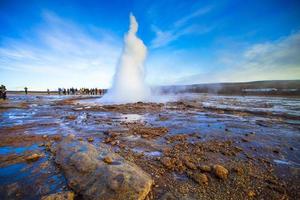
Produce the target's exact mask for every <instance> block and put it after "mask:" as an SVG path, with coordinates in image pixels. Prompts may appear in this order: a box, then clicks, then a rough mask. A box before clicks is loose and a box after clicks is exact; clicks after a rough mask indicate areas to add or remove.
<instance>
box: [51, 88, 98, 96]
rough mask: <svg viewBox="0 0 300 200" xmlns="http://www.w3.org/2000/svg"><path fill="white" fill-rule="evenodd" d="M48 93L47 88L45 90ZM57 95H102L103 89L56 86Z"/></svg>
mask: <svg viewBox="0 0 300 200" xmlns="http://www.w3.org/2000/svg"><path fill="white" fill-rule="evenodd" d="M47 91H48V93H49V90H47ZM58 94H59V95H103V94H104V90H103V89H98V88H80V89H79V90H78V89H77V88H67V89H66V88H58Z"/></svg>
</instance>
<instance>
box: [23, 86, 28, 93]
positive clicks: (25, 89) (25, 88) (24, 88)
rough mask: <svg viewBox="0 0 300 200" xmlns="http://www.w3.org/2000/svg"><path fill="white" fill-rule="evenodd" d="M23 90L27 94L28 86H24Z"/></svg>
mask: <svg viewBox="0 0 300 200" xmlns="http://www.w3.org/2000/svg"><path fill="white" fill-rule="evenodd" d="M24 90H25V94H26V95H27V94H28V88H27V87H25V88H24Z"/></svg>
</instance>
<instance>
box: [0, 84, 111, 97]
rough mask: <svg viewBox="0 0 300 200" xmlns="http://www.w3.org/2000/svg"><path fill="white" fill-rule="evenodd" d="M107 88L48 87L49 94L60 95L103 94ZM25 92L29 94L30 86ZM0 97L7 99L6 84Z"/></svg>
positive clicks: (1, 90) (1, 89)
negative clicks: (50, 88) (56, 88)
mask: <svg viewBox="0 0 300 200" xmlns="http://www.w3.org/2000/svg"><path fill="white" fill-rule="evenodd" d="M105 91H106V90H105V89H99V88H80V89H77V88H73V87H72V88H58V90H57V91H50V90H49V89H47V94H58V95H103V94H104V93H105ZM24 92H25V94H26V95H27V94H28V88H27V87H24ZM0 99H6V87H5V86H4V85H1V86H0Z"/></svg>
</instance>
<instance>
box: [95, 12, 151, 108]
mask: <svg viewBox="0 0 300 200" xmlns="http://www.w3.org/2000/svg"><path fill="white" fill-rule="evenodd" d="M137 31H138V23H137V21H136V19H135V17H134V16H133V15H132V14H130V28H129V31H128V33H127V34H126V35H125V37H124V49H123V52H122V55H121V57H120V60H119V63H118V66H117V70H116V73H115V75H114V81H113V85H112V88H111V89H110V90H109V91H108V93H107V94H106V95H105V96H104V97H103V98H102V99H101V102H106V103H132V102H138V101H146V100H147V99H149V98H150V93H151V92H150V88H149V86H147V84H146V83H145V71H144V61H145V59H146V55H147V47H146V46H145V45H144V43H143V41H142V40H141V39H139V38H138V37H137V36H136V32H137Z"/></svg>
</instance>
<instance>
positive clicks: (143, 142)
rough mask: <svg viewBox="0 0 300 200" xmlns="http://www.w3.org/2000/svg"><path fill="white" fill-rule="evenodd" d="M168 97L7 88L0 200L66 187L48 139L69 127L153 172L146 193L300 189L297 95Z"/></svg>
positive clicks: (288, 193) (0, 134) (260, 195)
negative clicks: (109, 99)
mask: <svg viewBox="0 0 300 200" xmlns="http://www.w3.org/2000/svg"><path fill="white" fill-rule="evenodd" d="M170 99H173V101H171V102H165V103H142V102H138V103H135V104H124V105H102V104H99V103H95V102H98V101H99V97H96V98H95V97H88V96H69V97H66V96H54V95H52V96H46V95H42V96H31V95H28V96H23V95H10V96H9V97H8V100H6V101H1V102H0V161H1V162H0V199H40V198H41V197H42V196H45V195H48V194H52V193H57V192H60V191H67V190H69V188H68V184H67V181H66V180H65V177H64V175H63V173H62V172H61V170H60V168H59V166H57V165H56V164H55V162H54V159H55V153H53V152H51V148H50V147H51V146H52V145H55V144H56V143H57V142H59V141H60V140H61V138H62V137H64V136H66V135H68V134H74V135H75V136H76V138H78V140H88V141H89V142H91V143H92V144H93V145H95V146H97V145H99V144H101V143H106V144H108V145H110V146H111V147H112V148H113V149H114V150H115V152H117V153H118V154H120V155H121V156H123V157H124V158H125V159H127V160H129V161H132V162H134V163H136V164H137V165H138V166H140V167H141V168H142V169H143V170H144V171H146V172H148V173H149V174H150V175H151V176H152V178H153V180H154V181H155V184H154V186H153V188H152V190H151V192H150V194H149V195H148V197H147V198H148V199H299V198H300V186H299V185H300V98H292V97H259V96H218V95H204V94H193V95H192V94H189V95H185V96H181V97H178V96H176V97H174V98H170ZM174 99H176V100H174ZM34 154H36V155H38V158H37V159H32V157H30V156H32V155H34ZM219 165H220V166H222V168H221V170H218V169H219V168H218V166H219ZM77 198H78V197H77Z"/></svg>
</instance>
